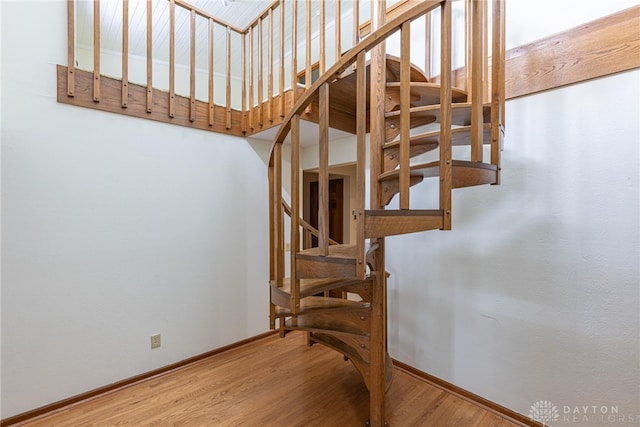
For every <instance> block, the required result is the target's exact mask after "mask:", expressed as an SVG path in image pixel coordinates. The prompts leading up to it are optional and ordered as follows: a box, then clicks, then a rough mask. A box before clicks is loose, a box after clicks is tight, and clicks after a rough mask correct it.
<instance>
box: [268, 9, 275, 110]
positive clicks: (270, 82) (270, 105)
mask: <svg viewBox="0 0 640 427" xmlns="http://www.w3.org/2000/svg"><path fill="white" fill-rule="evenodd" d="M273 40H274V39H273V8H270V9H269V37H268V41H267V46H268V55H269V56H268V62H269V64H268V69H269V71H268V74H267V102H268V104H267V106H268V109H267V120H269V123H272V122H273V104H274V102H273Z"/></svg>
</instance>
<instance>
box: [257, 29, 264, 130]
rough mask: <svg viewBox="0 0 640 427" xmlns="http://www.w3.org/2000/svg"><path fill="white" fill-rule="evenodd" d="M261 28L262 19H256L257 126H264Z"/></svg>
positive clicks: (262, 38) (262, 42)
mask: <svg viewBox="0 0 640 427" xmlns="http://www.w3.org/2000/svg"><path fill="white" fill-rule="evenodd" d="M263 31H264V30H263V28H262V18H259V19H258V126H262V125H263V124H264V112H263V108H262V101H263V100H264V86H263V83H262V77H263V74H264V68H263V66H264V64H263V61H262V59H263V51H264V37H263Z"/></svg>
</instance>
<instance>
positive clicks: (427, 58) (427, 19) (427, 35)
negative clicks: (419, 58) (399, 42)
mask: <svg viewBox="0 0 640 427" xmlns="http://www.w3.org/2000/svg"><path fill="white" fill-rule="evenodd" d="M431 43H433V41H432V37H431V12H429V13H427V14H426V15H425V16H424V46H425V51H424V74H425V76H426V77H427V81H428V82H429V81H431Z"/></svg>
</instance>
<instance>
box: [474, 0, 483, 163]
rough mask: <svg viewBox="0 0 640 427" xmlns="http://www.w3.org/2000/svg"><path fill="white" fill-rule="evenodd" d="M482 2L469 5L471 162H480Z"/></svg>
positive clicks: (481, 123)
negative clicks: (470, 32) (470, 37)
mask: <svg viewBox="0 0 640 427" xmlns="http://www.w3.org/2000/svg"><path fill="white" fill-rule="evenodd" d="M482 3H483V2H482V1H478V0H473V1H472V4H471V31H472V40H471V41H472V43H471V88H472V89H471V161H472V162H481V161H482V142H483V141H482V139H483V137H482V132H483V129H482V125H483V122H484V120H483V114H482V110H483V105H482V101H483V94H482V92H483V91H482V89H483V84H482V73H483V62H484V61H483V57H484V55H483V53H482V50H483V49H482V44H483V29H482V20H483V18H482V15H483V13H482V12H483V7H482Z"/></svg>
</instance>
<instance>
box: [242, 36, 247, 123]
mask: <svg viewBox="0 0 640 427" xmlns="http://www.w3.org/2000/svg"><path fill="white" fill-rule="evenodd" d="M241 39H242V123H241V128H242V132H243V133H247V33H242V34H241Z"/></svg>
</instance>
